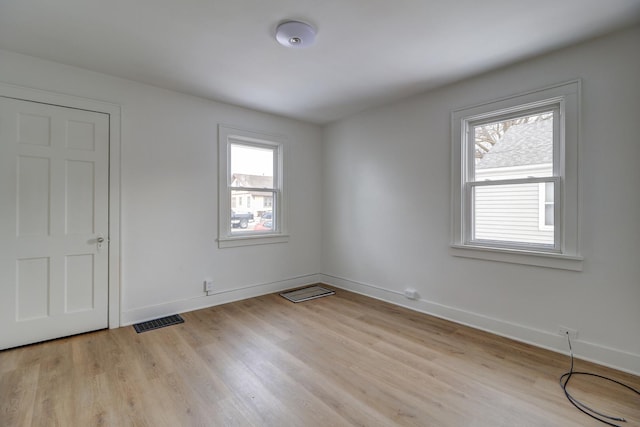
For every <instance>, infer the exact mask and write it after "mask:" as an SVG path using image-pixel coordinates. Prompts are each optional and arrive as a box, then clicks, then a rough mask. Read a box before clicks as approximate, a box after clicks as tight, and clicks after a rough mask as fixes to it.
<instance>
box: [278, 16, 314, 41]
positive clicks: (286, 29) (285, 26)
mask: <svg viewBox="0 0 640 427" xmlns="http://www.w3.org/2000/svg"><path fill="white" fill-rule="evenodd" d="M276 40H278V43H280V44H281V45H282V46H285V47H293V48H301V47H309V46H311V45H312V44H313V43H314V42H315V40H316V30H314V29H313V27H312V26H311V25H309V24H305V23H304V22H299V21H287V22H283V23H282V24H280V25H278V28H277V29H276Z"/></svg>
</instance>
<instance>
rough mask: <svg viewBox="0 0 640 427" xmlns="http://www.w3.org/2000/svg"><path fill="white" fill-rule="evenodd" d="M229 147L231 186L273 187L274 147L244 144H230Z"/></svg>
mask: <svg viewBox="0 0 640 427" xmlns="http://www.w3.org/2000/svg"><path fill="white" fill-rule="evenodd" d="M230 148H231V186H232V187H252V188H275V187H274V180H273V164H274V157H275V155H276V152H275V149H273V148H267V147H254V146H250V145H244V144H231V147H230Z"/></svg>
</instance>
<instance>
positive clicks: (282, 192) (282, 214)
mask: <svg viewBox="0 0 640 427" xmlns="http://www.w3.org/2000/svg"><path fill="white" fill-rule="evenodd" d="M285 142H286V138H285V137H283V136H278V135H269V134H265V133H260V132H253V131H247V130H242V129H238V128H234V127H230V126H225V125H219V126H218V239H217V240H218V247H219V248H232V247H238V246H250V245H263V244H272V243H285V242H287V241H288V240H289V235H288V234H287V212H288V209H287V197H286V185H285V180H284V176H285V171H284V158H285V153H284V151H285ZM234 143H235V144H242V145H248V146H255V147H269V148H273V149H274V151H275V153H276V156H275V158H274V177H273V179H274V188H272V189H271V188H270V189H267V190H264V191H267V192H273V197H275V198H276V200H274V205H275V209H277V213H276V215H275V220H276V221H275V223H274V230H273V231H259V232H252V231H248V232H237V233H232V231H231V230H232V229H231V192H232V191H233V189H234V187H231V170H230V167H231V165H230V161H231V150H230V147H231V145H232V144H234ZM248 190H251V189H248Z"/></svg>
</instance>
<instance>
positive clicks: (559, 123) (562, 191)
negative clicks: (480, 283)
mask: <svg viewBox="0 0 640 427" xmlns="http://www.w3.org/2000/svg"><path fill="white" fill-rule="evenodd" d="M580 87H581V82H580V80H574V81H570V82H568V83H562V84H558V85H554V86H549V87H547V88H543V89H539V90H534V91H531V92H527V93H522V94H519V95H514V96H510V97H506V98H502V99H498V100H495V101H491V102H487V103H483V104H478V105H475V106H470V107H466V108H462V109H459V110H455V111H454V112H452V114H451V124H452V132H451V135H452V168H451V170H452V181H451V182H452V193H451V194H452V199H451V212H452V226H451V232H452V241H451V249H450V253H451V254H452V255H454V256H460V257H468V258H477V259H486V260H492V261H502V262H511V263H518V264H527V265H537V266H544V267H551V268H561V269H569V270H581V269H582V257H581V256H580V254H579V222H578V220H579V215H578V210H579V203H578V180H579V174H578V172H579V168H578V166H579V156H578V151H579V144H578V142H579V128H580V126H579V117H580ZM551 110H555V111H554V117H553V135H554V140H553V161H552V173H551V174H549V173H548V169H547V171H540V170H539V171H537V172H536V171H534V172H533V173H532V171H530V170H526V169H527V168H528V166H526V165H518V164H510V165H507V164H503V165H502V166H504V167H505V168H507V167H509V168H511V169H510V170H509V169H504V170H502V171H500V174H499V173H497V172H498V171H493V173H492V174H490V176H486V175H487V171H486V170H485V171H482V169H483V168H482V167H479V168H477V169H476V159H475V156H476V153H475V150H476V148H477V147H476V144H475V142H476V141H475V137H476V129H474V127H476V126H481V125H486V124H492V123H497V122H500V121H502V120H509V119H513V118H522V117H525V116H527V115H536V114H538V113H541V112H542V113H544V112H545V111H546V112H548V111H551ZM483 173H484V174H485V176H482V174H483ZM525 184H535V185H537V186H539V187H538V188H540V186H542V189H540V190H539V191H537V192H535V185H529V187H530V188H529V189H528V191H531V194H530V195H529V196H530V198H531V199H535V200H536V201H538V202H539V204H537V205H536V208H534V209H532V212H530V214H532V213H537V218H538V220H539V221H540V222H539V226H538V227H537V228H538V230H539V231H549V230H552V231H553V244H549V243H543V244H540V243H533V244H532V243H531V242H530V241H529V240H533V239H526V238H522V237H521V238H519V239H514V238H511V237H509V238H507V237H504V236H502V237H501V236H487V235H483V234H482V231H483V230H482V227H480V228H478V227H476V228H474V225H478V226H481V225H482V224H480V223H478V224H476V222H477V221H476V212H475V211H474V209H475V208H478V209H480V210H479V211H478V212H479V213H480V214H482V213H483V210H485V207H484V206H483V205H482V203H480V204H478V205H474V203H473V202H474V200H476V199H477V197H478V196H482V195H485V194H486V191H488V190H487V189H484V188H481V189H479V190H477V191H476V189H478V188H480V187H494V190H495V189H497V188H499V187H501V186H504V187H505V188H506V186H507V185H521V186H522V187H521V188H520V189H522V188H525V186H524V185H525ZM550 188H553V191H552V192H551V191H546V192H545V189H550ZM483 192H484V193H485V194H483ZM534 194H537V195H536V196H535V197H534ZM542 197H544V199H542ZM478 200H479V199H478ZM545 200H546V201H545ZM551 200H553V201H551ZM531 206H533V204H531ZM485 211H486V210H485ZM541 215H543V216H542V217H541ZM544 215H546V217H545V216H544ZM533 216H536V215H533ZM543 221H544V223H543ZM487 237H490V238H487Z"/></svg>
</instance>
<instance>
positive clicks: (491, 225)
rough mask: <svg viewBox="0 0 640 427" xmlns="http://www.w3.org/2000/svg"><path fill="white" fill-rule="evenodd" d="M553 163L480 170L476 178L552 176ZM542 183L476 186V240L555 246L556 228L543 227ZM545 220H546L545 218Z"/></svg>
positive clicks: (478, 179) (481, 179)
mask: <svg viewBox="0 0 640 427" xmlns="http://www.w3.org/2000/svg"><path fill="white" fill-rule="evenodd" d="M551 167H552V166H551V164H539V165H528V166H525V167H512V168H490V169H477V170H476V171H475V176H476V180H477V181H484V180H485V179H486V177H491V180H497V179H516V178H526V177H527V176H543V175H549V174H550V173H545V172H547V171H550V170H551ZM539 192H540V185H539V184H538V183H529V184H517V185H515V184H514V185H504V186H503V185H501V186H493V185H492V186H483V187H476V189H475V195H474V196H475V197H474V224H475V228H474V239H475V240H498V241H510V242H525V243H538V244H549V245H553V243H554V235H553V229H552V228H551V229H549V228H547V227H545V228H544V229H541V227H540V216H541V215H542V218H544V210H542V211H541V210H540V193H539ZM543 223H544V220H543Z"/></svg>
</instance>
